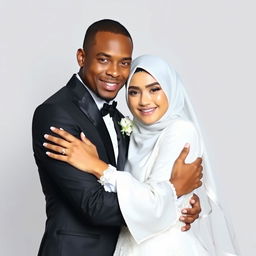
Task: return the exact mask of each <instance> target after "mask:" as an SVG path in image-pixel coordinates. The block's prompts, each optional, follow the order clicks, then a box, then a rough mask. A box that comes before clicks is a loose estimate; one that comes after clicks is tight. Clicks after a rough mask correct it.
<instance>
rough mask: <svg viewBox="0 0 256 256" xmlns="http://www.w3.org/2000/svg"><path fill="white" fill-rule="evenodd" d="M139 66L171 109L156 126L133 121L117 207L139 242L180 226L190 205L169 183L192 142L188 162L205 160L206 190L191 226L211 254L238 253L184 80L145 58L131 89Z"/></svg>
mask: <svg viewBox="0 0 256 256" xmlns="http://www.w3.org/2000/svg"><path fill="white" fill-rule="evenodd" d="M137 68H142V69H144V70H146V71H147V72H148V73H150V74H151V75H152V76H153V77H154V78H155V79H156V80H157V81H158V82H159V84H160V85H161V88H162V89H163V90H164V92H165V94H166V96H167V98H168V100H169V108H168V110H167V112H166V113H165V114H164V116H163V117H162V118H161V119H160V120H159V121H158V122H156V123H155V124H152V125H144V124H142V123H140V122H139V120H137V119H136V118H134V123H135V127H134V131H133V133H132V135H131V140H130V146H129V154H128V161H127V164H126V168H125V171H126V172H127V173H119V174H118V177H117V193H118V199H119V204H120V207H121V211H122V213H123V216H124V219H125V221H126V224H127V227H128V229H129V231H130V233H131V235H132V236H133V238H134V239H135V241H136V242H137V243H141V242H143V241H145V240H148V239H149V238H152V237H154V236H156V235H157V234H160V233H161V232H165V231H167V230H168V229H170V228H171V227H172V226H173V225H177V219H178V217H179V216H180V212H179V210H180V208H181V207H184V206H186V204H187V201H188V197H189V195H187V196H184V197H182V198H181V199H179V200H178V201H177V200H176V198H175V195H174V193H173V191H172V189H171V187H170V184H169V181H168V180H169V178H170V174H171V168H172V165H173V163H174V161H175V159H176V158H177V157H178V154H179V152H180V151H181V149H182V148H183V146H184V144H185V143H187V142H188V143H190V144H191V152H190V155H189V157H188V159H187V161H188V162H191V161H193V160H195V158H196V157H197V156H202V157H203V159H204V186H203V188H201V189H200V190H199V191H198V192H197V193H198V194H199V196H200V199H201V205H202V209H203V213H202V217H201V218H200V220H198V221H197V224H193V226H195V231H196V237H197V238H198V239H199V241H200V243H201V245H203V247H205V248H206V249H207V251H208V252H209V255H238V254H237V252H236V249H235V248H234V247H235V246H234V235H233V234H232V232H231V231H230V226H229V225H228V224H227V222H226V217H225V215H224V213H223V210H222V207H221V206H220V203H219V200H218V196H217V189H216V185H215V181H214V177H213V176H214V175H213V172H212V170H211V168H210V164H209V160H208V156H207V153H206V149H205V146H204V142H203V139H202V135H201V131H200V127H199V124H198V122H197V118H196V115H195V113H194V111H193V107H192V105H191V103H190V100H189V98H188V96H187V93H186V91H185V89H184V87H183V85H182V82H181V80H180V78H179V77H178V75H177V73H176V72H175V70H174V69H172V68H171V67H169V66H168V65H167V64H166V63H165V62H164V61H163V60H161V59H160V58H158V57H154V56H149V55H144V56H141V57H139V58H137V59H136V60H135V61H134V62H133V64H132V68H131V74H130V77H129V79H128V82H127V85H128V86H129V83H130V80H131V77H132V75H133V74H134V72H135V71H136V69H137ZM130 174H132V176H131V175H130ZM175 223H176V224H175ZM179 226H180V224H179ZM167 241H168V240H167ZM170 242H171V241H170ZM142 244H143V243H142ZM152 255H153V254H152ZM190 255H197V254H190ZM198 255H200V254H198ZM202 255H203V254H202Z"/></svg>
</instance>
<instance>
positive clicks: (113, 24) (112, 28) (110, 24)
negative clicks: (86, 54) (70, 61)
mask: <svg viewBox="0 0 256 256" xmlns="http://www.w3.org/2000/svg"><path fill="white" fill-rule="evenodd" d="M100 31H105V32H111V33H115V34H121V35H124V36H127V37H129V38H130V39H131V41H132V37H131V35H130V33H129V32H128V30H127V29H126V28H125V27H124V26H123V25H122V24H120V23H119V22H118V21H115V20H110V19H104V20H99V21H96V22H94V23H93V24H91V25H90V26H89V27H88V29H87V30H86V33H85V36H84V43H83V49H84V50H86V49H88V46H89V45H91V44H92V43H94V39H95V35H96V33H97V32H100Z"/></svg>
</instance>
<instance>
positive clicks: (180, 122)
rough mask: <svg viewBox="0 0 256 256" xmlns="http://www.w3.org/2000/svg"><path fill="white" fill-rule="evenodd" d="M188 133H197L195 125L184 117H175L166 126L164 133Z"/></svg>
mask: <svg viewBox="0 0 256 256" xmlns="http://www.w3.org/2000/svg"><path fill="white" fill-rule="evenodd" d="M173 132H175V133H178V134H179V133H181V134H184V133H189V134H197V131H196V127H195V125H194V124H193V123H192V122H191V121H189V120H186V119H182V118H179V119H175V120H173V121H172V122H171V123H170V125H168V127H167V128H166V133H173Z"/></svg>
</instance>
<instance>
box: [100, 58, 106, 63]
mask: <svg viewBox="0 0 256 256" xmlns="http://www.w3.org/2000/svg"><path fill="white" fill-rule="evenodd" d="M98 61H99V62H100V63H107V62H108V59H105V58H99V59H98Z"/></svg>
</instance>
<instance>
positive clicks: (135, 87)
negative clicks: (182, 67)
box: [128, 82, 159, 90]
mask: <svg viewBox="0 0 256 256" xmlns="http://www.w3.org/2000/svg"><path fill="white" fill-rule="evenodd" d="M154 85H159V83H158V82H154V83H151V84H147V85H145V87H146V88H148V87H152V86H154ZM129 89H139V87H138V86H136V85H130V86H129V88H128V90H129Z"/></svg>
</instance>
